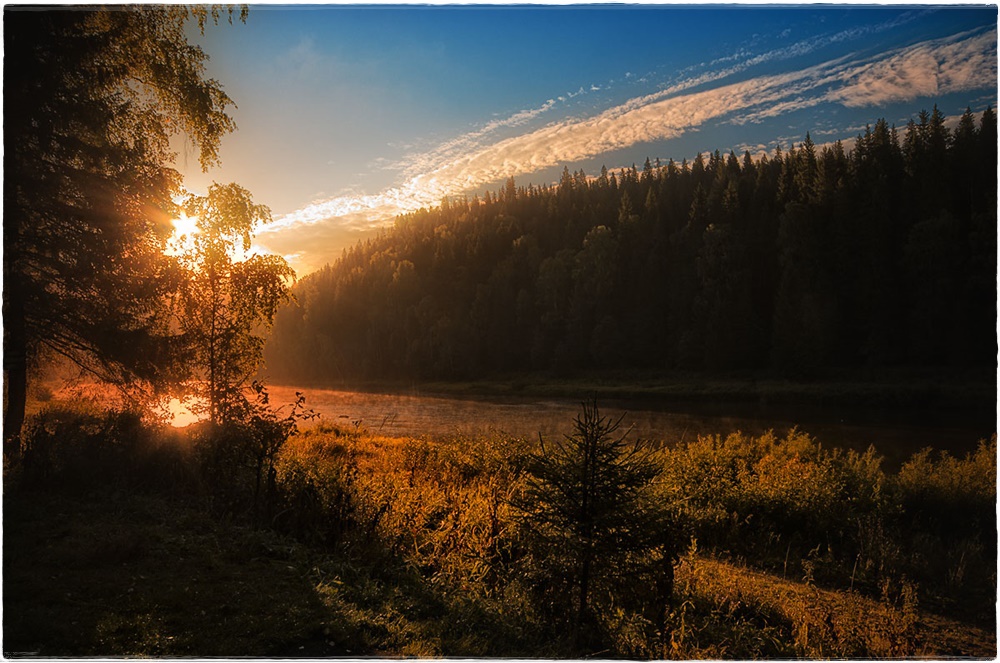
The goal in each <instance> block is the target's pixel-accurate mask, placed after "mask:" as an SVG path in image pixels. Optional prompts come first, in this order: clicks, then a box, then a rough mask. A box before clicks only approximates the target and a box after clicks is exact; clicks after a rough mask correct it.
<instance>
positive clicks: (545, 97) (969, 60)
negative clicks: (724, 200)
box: [178, 5, 997, 275]
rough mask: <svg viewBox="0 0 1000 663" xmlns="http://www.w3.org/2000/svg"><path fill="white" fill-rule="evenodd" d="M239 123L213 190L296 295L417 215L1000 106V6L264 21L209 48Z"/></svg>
mask: <svg viewBox="0 0 1000 663" xmlns="http://www.w3.org/2000/svg"><path fill="white" fill-rule="evenodd" d="M195 40H196V41H197V42H198V43H200V44H201V45H202V47H203V48H204V49H205V51H206V52H207V53H208V54H209V56H210V58H211V59H210V61H209V63H208V74H209V75H210V76H212V77H215V78H217V79H218V80H220V81H221V82H222V84H223V86H224V87H225V89H226V91H227V92H228V93H229V95H230V96H231V97H232V98H233V99H234V100H235V102H236V104H237V106H238V108H237V109H235V110H234V111H233V116H234V117H235V119H236V121H237V124H238V125H239V130H238V131H237V132H236V133H235V134H233V135H230V136H228V137H226V139H225V140H224V142H223V147H222V153H221V154H222V166H221V167H219V168H215V169H213V170H212V171H210V172H209V173H207V174H203V173H201V172H200V171H199V170H198V168H197V167H196V159H195V158H194V154H193V152H192V151H191V150H190V149H184V148H182V149H180V154H179V157H178V165H179V167H180V168H181V170H182V172H183V173H184V174H185V176H186V184H187V186H188V187H189V188H191V189H192V190H194V191H203V190H204V189H205V188H206V187H207V185H208V183H209V182H211V181H218V182H229V181H235V182H238V183H240V184H242V185H243V186H245V187H247V188H248V189H250V190H251V191H252V192H253V194H254V197H255V199H256V200H257V201H258V202H262V203H264V204H267V205H269V206H270V207H271V209H272V211H273V213H274V217H275V220H274V221H273V222H272V223H271V224H269V226H266V227H264V228H263V229H262V230H261V232H260V233H259V234H258V237H257V245H258V246H259V247H260V248H261V249H263V250H267V251H272V252H275V253H279V254H282V255H285V256H286V257H288V259H289V260H290V262H291V263H292V265H293V267H295V268H296V269H297V270H298V271H299V273H300V275H302V274H305V273H307V272H309V271H312V270H313V269H316V268H318V267H321V266H322V265H323V264H325V263H327V262H332V261H334V260H335V259H336V258H337V257H338V256H339V255H340V252H341V251H342V249H343V248H344V247H345V246H348V245H350V244H353V243H354V242H355V241H357V240H358V239H359V238H361V237H364V236H365V235H366V234H369V233H371V232H373V231H374V229H377V228H379V227H382V226H384V225H387V224H390V223H392V220H393V218H394V217H395V215H396V214H398V213H400V212H405V211H408V210H412V209H417V208H419V207H422V206H433V205H436V204H438V203H439V202H440V200H441V199H442V197H444V196H454V195H462V194H463V193H467V194H469V195H470V196H471V194H472V193H474V192H481V191H482V190H484V189H490V190H495V189H496V188H498V187H499V183H500V182H501V181H502V180H504V179H506V178H507V177H510V176H514V178H515V180H516V181H517V182H518V183H519V184H527V183H536V184H544V183H550V182H552V181H554V180H556V179H557V178H558V175H559V173H561V171H562V169H563V167H564V166H568V167H569V168H570V170H577V169H580V168H583V169H585V170H586V172H587V173H588V174H594V175H596V174H597V173H598V172H599V171H600V168H601V166H602V165H606V166H607V167H608V168H609V169H616V168H619V167H622V166H630V165H632V164H633V163H636V164H638V165H640V166H641V164H642V163H643V162H644V161H645V159H646V158H647V157H649V158H651V159H656V158H660V159H661V160H664V161H665V160H666V159H668V158H673V159H675V160H676V161H680V160H681V159H683V158H687V159H689V160H690V159H691V158H693V157H694V156H695V155H696V154H697V153H698V152H699V151H700V152H708V151H714V150H716V149H719V150H722V151H725V152H728V151H729V150H730V149H733V150H736V151H737V152H738V153H742V152H743V151H744V150H749V151H750V152H751V153H752V154H754V155H756V154H758V153H760V152H762V151H767V152H768V153H770V152H772V151H773V149H774V147H775V145H777V144H779V143H780V144H781V145H782V147H783V148H786V147H788V146H790V145H791V144H793V143H797V142H799V141H801V140H802V139H803V138H804V137H805V134H806V132H807V131H809V132H811V134H812V138H813V140H814V141H815V142H817V143H825V142H832V141H835V140H837V139H845V140H849V139H851V138H853V137H854V136H856V135H857V134H858V133H859V132H860V131H863V130H864V126H865V124H867V123H874V121H875V120H876V119H878V118H880V117H885V118H886V119H887V120H889V121H890V122H892V123H895V124H896V125H897V126H899V127H902V126H904V125H905V123H906V121H907V120H908V119H909V118H910V117H911V116H913V115H915V114H916V112H918V111H919V110H920V109H922V108H926V109H928V110H929V109H930V108H931V107H932V106H933V105H934V104H935V103H937V104H938V105H939V108H940V109H941V110H942V111H943V112H944V113H945V114H946V115H949V116H955V117H957V116H958V115H960V114H961V112H962V111H963V110H964V109H965V108H966V106H970V107H972V109H973V110H975V111H981V110H982V109H984V108H985V107H986V106H987V104H991V105H993V106H996V99H997V9H996V7H989V6H983V5H979V6H955V5H952V6H930V5H911V6H903V5H892V6H868V7H864V6H851V5H843V6H819V5H816V6H809V5H804V6H767V7H762V6H761V7H754V6H747V5H743V6H740V5H728V6H726V5H717V6H705V5H703V6H682V5H659V6H657V5H575V6H555V5H551V6H485V5H464V6H418V5H409V6H405V5H403V6H389V5H370V6H346V5H341V6H336V5H333V6H322V5H306V6H298V7H296V6H289V5H257V6H252V7H251V10H250V15H249V18H248V20H247V23H246V24H245V25H240V24H237V25H234V26H229V25H225V24H224V25H220V26H219V27H215V28H209V29H208V30H207V32H206V34H205V36H203V37H202V36H196V39H195Z"/></svg>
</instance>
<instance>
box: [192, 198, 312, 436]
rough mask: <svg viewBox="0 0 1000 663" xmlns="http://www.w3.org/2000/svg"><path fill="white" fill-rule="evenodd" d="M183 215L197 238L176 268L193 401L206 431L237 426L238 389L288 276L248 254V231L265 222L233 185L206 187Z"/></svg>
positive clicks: (258, 352) (252, 366) (242, 409)
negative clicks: (181, 275)
mask: <svg viewBox="0 0 1000 663" xmlns="http://www.w3.org/2000/svg"><path fill="white" fill-rule="evenodd" d="M184 209H185V212H186V213H187V215H188V216H190V217H193V218H196V219H197V221H196V228H197V231H196V232H195V233H194V234H193V237H191V239H190V242H191V248H190V250H188V251H186V252H184V253H182V254H181V255H180V256H179V259H178V262H179V263H180V264H181V265H182V267H183V268H184V271H185V275H186V278H185V279H184V282H183V284H182V286H181V289H180V317H179V320H180V329H181V336H182V338H183V340H184V343H185V346H186V347H187V348H188V352H189V355H188V360H189V364H190V366H191V369H192V371H193V373H194V375H193V377H194V378H195V384H196V385H198V386H197V388H196V389H195V392H196V395H198V396H200V397H201V398H202V399H203V400H204V402H205V405H204V407H205V408H206V410H207V412H208V416H209V420H210V421H211V422H212V423H213V424H219V423H223V422H226V421H232V420H234V419H241V418H243V417H244V416H245V415H246V412H247V399H246V395H245V387H247V386H248V384H249V383H250V382H251V381H252V379H253V377H254V375H255V373H256V372H257V369H258V368H259V367H260V364H261V359H262V357H263V352H264V337H263V335H262V334H261V332H263V331H264V330H266V329H267V328H268V327H270V325H271V324H272V322H273V321H274V314H275V312H276V311H277V309H278V306H279V305H281V304H282V303H284V302H286V301H288V299H289V296H288V286H289V281H290V280H291V279H293V278H294V277H295V272H294V271H293V270H292V269H291V268H290V267H289V266H288V263H286V262H285V259H284V258H282V257H281V256H275V255H257V254H254V255H252V256H250V257H249V258H246V259H245V260H240V261H237V260H234V256H235V255H236V253H237V250H239V251H241V252H243V253H246V252H247V251H249V250H250V240H251V237H252V235H253V231H254V228H256V226H257V225H258V224H260V223H266V222H268V221H270V220H271V212H270V210H269V209H268V208H267V207H265V206H264V205H257V204H254V202H253V200H252V199H251V196H250V193H249V192H248V191H247V190H246V189H244V188H242V187H240V186H238V185H236V184H227V185H219V184H213V185H212V186H211V187H210V188H209V190H208V195H207V196H195V195H191V196H188V198H187V200H186V201H185V203H184Z"/></svg>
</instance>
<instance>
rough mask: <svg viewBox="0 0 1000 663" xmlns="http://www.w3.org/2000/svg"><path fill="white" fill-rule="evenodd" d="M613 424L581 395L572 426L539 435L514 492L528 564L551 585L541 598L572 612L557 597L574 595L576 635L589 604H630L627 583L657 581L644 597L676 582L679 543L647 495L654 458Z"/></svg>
mask: <svg viewBox="0 0 1000 663" xmlns="http://www.w3.org/2000/svg"><path fill="white" fill-rule="evenodd" d="M620 424H621V419H620V418H619V419H618V420H617V421H613V420H611V419H608V418H607V417H604V416H601V414H600V411H599V409H598V407H597V403H596V402H595V403H590V404H588V403H584V404H583V410H582V412H581V414H579V415H578V416H577V417H576V419H575V420H574V422H573V427H574V431H573V433H572V434H571V435H567V436H565V439H564V440H562V441H555V442H549V444H548V445H546V444H545V442H544V441H543V440H541V439H540V440H539V443H540V447H541V448H540V450H539V452H537V453H535V454H532V455H531V457H530V458H529V461H528V464H527V468H526V469H527V474H528V477H527V484H526V487H525V491H524V492H523V493H521V494H520V495H518V496H517V498H516V500H515V502H514V505H515V507H516V508H517V510H518V512H519V514H520V517H519V519H520V520H521V522H522V524H523V530H524V532H523V534H522V536H523V537H524V538H525V539H526V545H527V547H528V549H529V550H530V551H531V552H532V554H533V555H534V556H535V559H536V560H537V561H536V562H535V563H534V568H533V569H532V572H533V573H537V572H541V574H543V576H544V577H545V580H544V581H542V582H540V583H539V584H540V585H541V586H545V585H548V588H547V589H548V591H547V592H545V594H546V595H545V600H546V601H555V603H556V604H557V605H556V606H555V608H556V611H557V612H564V613H569V612H570V606H569V605H562V601H565V600H568V599H569V598H570V597H573V596H574V595H575V603H576V605H575V606H574V607H573V608H572V613H575V620H574V622H575V628H576V629H577V633H578V636H581V637H582V636H583V635H584V633H585V630H587V629H589V628H590V627H591V626H592V624H593V623H594V619H593V613H594V612H601V611H604V610H607V609H608V608H609V606H611V605H614V604H622V603H624V604H626V605H627V604H628V599H629V598H631V597H630V596H629V595H628V593H627V589H626V588H628V587H629V586H631V587H633V588H634V587H635V586H636V585H644V584H646V583H650V584H652V585H654V586H655V587H656V590H655V591H654V592H653V596H651V597H650V598H651V599H652V601H653V602H654V603H661V604H662V603H666V602H668V601H669V600H670V598H671V593H672V591H673V564H674V561H675V555H676V550H677V548H678V545H677V541H675V540H673V536H674V535H675V533H674V532H671V531H670V530H669V528H668V525H667V519H666V515H665V513H664V512H663V510H662V509H660V508H659V504H658V503H657V502H655V501H654V500H652V499H651V497H652V494H651V490H650V487H651V486H652V484H653V481H654V480H655V479H656V477H657V475H658V473H659V468H658V467H657V465H656V464H655V463H654V461H653V459H652V457H651V453H650V451H649V450H648V449H643V448H642V446H641V444H640V443H639V442H635V443H628V442H626V438H627V436H628V431H625V433H624V434H622V435H620V436H619V435H618V434H617V431H618V429H619V427H620ZM626 578H627V579H628V580H627V581H626V580H625V579H626ZM560 597H561V599H560Z"/></svg>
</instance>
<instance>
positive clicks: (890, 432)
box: [268, 386, 993, 467]
mask: <svg viewBox="0 0 1000 663" xmlns="http://www.w3.org/2000/svg"><path fill="white" fill-rule="evenodd" d="M268 390H269V392H270V394H271V403H272V405H273V406H274V407H281V406H282V404H286V403H287V404H290V403H294V402H295V399H296V393H297V392H302V393H304V394H305V396H306V406H307V407H308V408H311V409H313V410H314V411H316V412H318V413H319V414H320V417H319V418H318V419H314V420H312V421H310V422H306V423H304V424H303V425H302V427H303V428H309V427H312V426H316V425H321V424H326V425H331V424H332V425H336V426H339V427H341V428H346V429H352V428H364V429H366V430H367V431H368V432H370V433H375V434H380V435H386V436H390V437H431V438H435V437H436V438H440V437H445V436H475V435H488V434H492V433H500V434H505V435H511V436H517V437H525V438H529V439H536V438H537V437H538V435H539V434H541V435H542V436H544V437H546V438H548V437H553V436H561V435H563V434H565V433H569V432H570V431H571V430H572V422H573V418H574V417H575V416H576V415H577V414H578V413H579V411H580V402H579V401H578V400H575V399H570V398H566V399H552V398H549V399H530V398H523V399H517V398H508V397H505V398H495V397H476V398H448V397H441V396H428V395H418V394H380V393H366V392H355V391H335V390H327V389H310V388H303V387H284V386H270V387H269V388H268ZM598 405H599V406H600V408H601V414H603V415H605V416H608V417H610V418H613V419H617V418H618V417H623V419H622V430H626V429H628V428H631V434H630V435H631V438H632V439H637V438H638V439H643V440H649V441H654V442H660V443H663V444H676V443H678V442H682V441H691V440H694V439H696V438H697V437H698V436H699V435H701V436H705V435H722V436H725V435H728V434H729V433H732V432H735V431H741V432H743V433H747V434H751V435H760V434H762V433H765V432H767V431H768V430H773V431H774V433H775V434H776V435H778V436H779V437H783V436H784V435H785V434H786V433H787V432H788V431H789V430H791V429H792V428H795V427H798V428H799V429H800V430H802V431H805V432H806V433H808V434H809V435H811V436H813V437H815V438H816V439H818V440H819V441H820V442H821V443H823V444H824V445H829V446H831V447H842V448H846V449H854V450H857V451H864V450H866V449H867V448H868V447H869V446H872V445H874V446H875V448H876V450H877V451H878V452H879V453H880V454H882V455H883V456H885V457H886V462H887V465H888V466H890V467H894V466H898V465H900V464H901V463H903V462H905V460H906V459H908V458H909V457H910V456H912V455H913V454H914V453H916V452H917V451H919V450H920V449H923V448H925V447H931V448H932V449H938V450H946V451H949V452H951V453H952V454H953V455H958V456H961V455H963V454H965V453H966V452H967V451H971V450H973V449H975V447H976V444H977V443H978V441H979V440H981V439H988V438H989V437H990V435H991V434H992V433H993V431H992V430H990V426H989V425H988V424H977V423H970V424H968V425H961V426H960V425H956V424H954V423H950V422H949V423H944V422H942V423H936V422H932V423H928V422H927V421H919V422H916V421H913V420H908V419H907V417H906V416H904V415H902V414H898V413H896V414H895V415H894V416H890V415H889V414H884V415H881V416H876V415H873V413H871V412H849V411H846V410H843V409H839V410H837V411H833V410H830V411H823V410H820V409H817V408H810V409H809V411H808V412H807V413H803V412H802V411H799V412H796V413H795V414H794V415H790V414H789V413H786V412H775V411H768V410H762V409H761V408H758V407H754V406H733V405H732V404H728V405H726V406H725V411H726V414H723V413H722V412H721V410H722V408H721V407H715V408H713V407H710V406H697V405H688V406H674V407H672V408H670V409H658V408H656V407H654V406H651V405H650V404H648V403H639V402H630V403H626V402H621V401H613V400H608V401H599V403H598ZM286 409H287V406H286Z"/></svg>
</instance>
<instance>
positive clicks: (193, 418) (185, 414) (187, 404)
mask: <svg viewBox="0 0 1000 663" xmlns="http://www.w3.org/2000/svg"><path fill="white" fill-rule="evenodd" d="M197 402H198V399H196V398H194V397H190V396H189V397H187V398H184V399H181V398H171V399H170V401H169V402H168V403H167V416H168V421H169V423H170V425H171V426H173V427H174V428H184V427H185V426H190V425H191V424H193V423H196V422H198V421H201V419H202V417H201V416H199V415H198V414H195V412H194V411H192V409H191V408H192V407H197V405H196V404H197Z"/></svg>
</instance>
